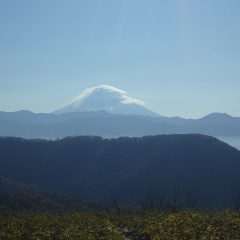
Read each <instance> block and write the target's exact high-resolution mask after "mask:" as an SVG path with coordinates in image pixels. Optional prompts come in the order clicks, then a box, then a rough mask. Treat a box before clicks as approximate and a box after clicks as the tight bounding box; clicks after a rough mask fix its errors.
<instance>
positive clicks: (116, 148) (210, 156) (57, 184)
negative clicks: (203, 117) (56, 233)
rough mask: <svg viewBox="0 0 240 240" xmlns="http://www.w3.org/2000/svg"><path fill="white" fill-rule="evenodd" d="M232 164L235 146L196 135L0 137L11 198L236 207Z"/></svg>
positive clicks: (0, 178) (5, 188) (0, 161)
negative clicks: (31, 195) (57, 196)
mask: <svg viewBox="0 0 240 240" xmlns="http://www.w3.org/2000/svg"><path fill="white" fill-rule="evenodd" d="M239 169H240V152H239V151H238V150H236V149H234V148H233V147H231V146H229V145H227V144H225V143H223V142H221V141H219V140H218V139H216V138H213V137H209V136H204V135H197V134H190V135H160V136H146V137H141V138H128V137H124V138H118V139H103V138H101V137H94V136H93V137H90V136H85V137H84V136H83V137H69V138H64V139H59V140H49V141H48V140H41V139H35V140H26V139H21V138H12V137H4V138H0V183H1V184H0V191H1V193H2V195H4V194H5V196H6V195H7V194H10V196H12V197H13V198H14V195H16V194H19V193H25V194H26V193H38V194H40V195H41V194H42V193H44V194H46V193H48V194H65V195H71V196H73V197H74V198H77V199H81V200H82V201H86V202H97V203H106V202H109V201H110V202H111V201H115V202H117V203H119V204H132V205H142V204H145V203H146V202H148V203H147V204H151V205H158V206H159V205H164V206H166V205H168V203H172V202H174V203H176V202H178V204H179V205H181V206H185V207H192V206H195V205H197V206H198V207H203V208H204V207H207V208H218V209H221V208H226V207H228V208H236V207H238V205H239V193H240V185H239V182H240V175H239ZM34 199H35V198H34ZM36 201H39V200H36ZM149 202H150V203H149ZM163 203H164V204H163Z"/></svg>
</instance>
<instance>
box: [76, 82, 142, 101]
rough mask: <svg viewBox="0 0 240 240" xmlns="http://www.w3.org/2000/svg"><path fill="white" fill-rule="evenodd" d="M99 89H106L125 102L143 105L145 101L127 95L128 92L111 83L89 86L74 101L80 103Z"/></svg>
mask: <svg viewBox="0 0 240 240" xmlns="http://www.w3.org/2000/svg"><path fill="white" fill-rule="evenodd" d="M99 91H105V92H109V93H112V94H113V95H114V97H115V98H117V99H119V100H120V101H121V102H122V103H124V104H137V105H141V106H143V105H144V102H143V101H141V100H139V99H135V98H131V97H129V96H127V92H125V91H123V90H121V89H119V88H116V87H113V86H109V85H99V86H97V87H92V88H87V89H85V90H84V91H83V92H82V93H81V95H80V96H78V97H77V98H75V99H74V100H73V103H76V104H79V103H81V102H82V101H84V99H86V98H87V97H88V96H90V95H92V94H94V93H96V92H99Z"/></svg>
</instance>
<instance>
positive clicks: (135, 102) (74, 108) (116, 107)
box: [54, 85, 157, 116]
mask: <svg viewBox="0 0 240 240" xmlns="http://www.w3.org/2000/svg"><path fill="white" fill-rule="evenodd" d="M144 105H145V104H144V102H143V101H141V100H139V99H135V98H132V97H129V96H128V95H127V92H126V91H123V90H121V89H118V88H116V87H113V86H109V85H99V86H97V87H92V88H87V89H85V90H84V91H83V92H82V93H81V94H80V96H79V97H77V98H75V99H74V101H73V102H72V103H70V104H69V105H66V106H64V107H63V108H60V109H59V110H57V111H55V112H54V113H56V114H61V113H67V112H84V111H102V110H104V111H107V112H110V113H116V114H128V115H147V116H157V114H156V113H154V112H152V111H151V110H149V109H147V108H146V107H144Z"/></svg>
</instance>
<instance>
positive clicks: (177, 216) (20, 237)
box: [0, 210, 240, 240]
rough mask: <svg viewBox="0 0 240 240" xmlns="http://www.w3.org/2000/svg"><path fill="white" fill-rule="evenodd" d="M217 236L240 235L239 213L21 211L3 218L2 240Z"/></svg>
mask: <svg viewBox="0 0 240 240" xmlns="http://www.w3.org/2000/svg"><path fill="white" fill-rule="evenodd" d="M28 239H31V240H94V239H96V240H101V239H102V240H103V239H112V240H118V239H119V240H121V239H125V240H126V239H135V240H137V239H139V240H143V239H145V240H190V239H191V240H194V239H196V240H197V239H202V240H203V239H205V240H211V239H212V240H215V239H216V240H217V239H224V240H225V239H229V240H235V239H240V214H239V213H234V212H231V211H224V212H220V213H207V212H200V211H199V212H198V211H192V210H186V211H179V212H175V213H167V212H155V211H147V212H144V213H136V214H126V213H119V212H118V213H116V212H115V213H114V212H112V213H109V212H108V213H106V212H76V213H65V214H53V213H19V214H17V215H15V216H8V217H2V218H0V240H28Z"/></svg>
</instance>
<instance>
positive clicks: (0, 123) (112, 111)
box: [0, 85, 240, 139]
mask: <svg viewBox="0 0 240 240" xmlns="http://www.w3.org/2000/svg"><path fill="white" fill-rule="evenodd" d="M172 133H201V134H207V135H212V136H231V137H232V136H237V137H238V136H240V118H239V117H232V116H230V115H228V114H226V113H212V114H209V115H207V116H205V117H203V118H200V119H184V118H180V117H164V116H161V115H159V114H158V113H155V112H153V111H152V110H150V109H148V108H147V107H146V106H145V104H144V102H143V101H141V100H139V99H135V98H132V97H129V96H128V95H127V93H126V92H125V91H123V90H120V89H117V88H115V87H112V86H106V85H100V86H98V87H94V88H88V89H86V90H85V91H83V93H82V94H81V95H80V96H79V97H78V98H76V99H75V100H74V101H72V102H71V103H70V104H67V105H66V106H64V107H62V108H60V109H57V110H56V111H54V112H52V113H33V112H30V111H18V112H0V136H17V137H25V138H46V139H49V138H53V139H54V138H57V137H66V136H76V135H99V136H102V137H120V136H136V137H137V136H145V135H157V134H172Z"/></svg>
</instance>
